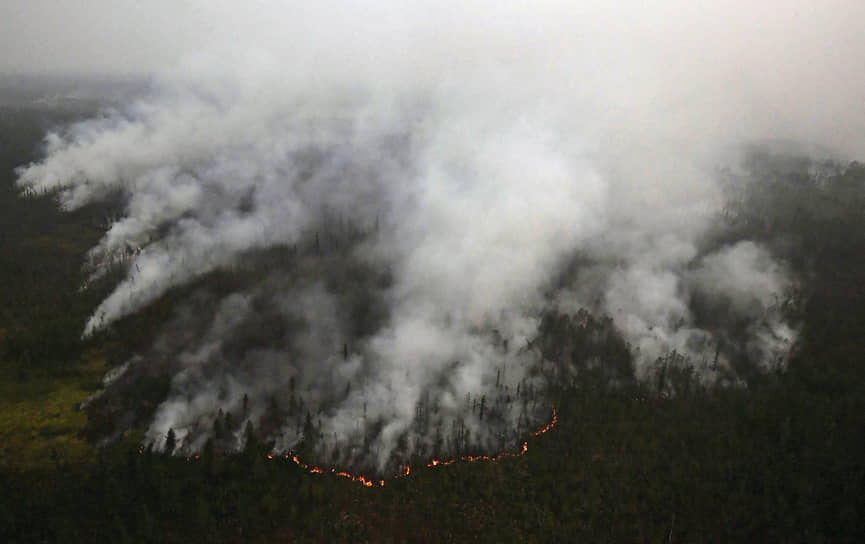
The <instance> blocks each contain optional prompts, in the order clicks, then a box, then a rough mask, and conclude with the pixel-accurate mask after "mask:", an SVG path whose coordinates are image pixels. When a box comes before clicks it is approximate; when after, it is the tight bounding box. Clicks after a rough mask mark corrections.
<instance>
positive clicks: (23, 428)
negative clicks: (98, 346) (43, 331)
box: [0, 359, 105, 469]
mask: <svg viewBox="0 0 865 544" xmlns="http://www.w3.org/2000/svg"><path fill="white" fill-rule="evenodd" d="M104 370H105V361H104V360H101V359H92V360H89V361H87V362H85V363H83V364H81V365H80V366H78V367H77V368H76V369H74V371H72V372H71V373H70V374H69V375H68V376H66V377H62V378H58V377H56V376H51V377H28V378H26V379H25V380H23V381H19V380H18V379H17V378H16V377H15V376H9V375H7V373H2V374H0V467H6V468H18V469H31V468H40V467H47V466H51V465H55V464H58V463H77V462H80V461H82V460H85V459H87V457H88V456H90V455H91V454H93V452H94V448H93V446H91V445H90V444H88V443H87V442H86V441H85V440H84V439H83V438H81V437H80V436H79V433H80V431H81V429H82V428H83V427H84V425H85V424H86V423H87V416H86V415H85V414H84V412H82V411H81V410H79V406H80V404H81V403H82V402H83V401H84V400H85V399H87V397H88V396H90V395H92V394H93V393H94V392H95V391H97V390H98V388H99V385H100V379H101V377H102V374H103V373H104Z"/></svg>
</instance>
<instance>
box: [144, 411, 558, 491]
mask: <svg viewBox="0 0 865 544" xmlns="http://www.w3.org/2000/svg"><path fill="white" fill-rule="evenodd" d="M558 421H559V418H558V414H557V413H556V409H555V408H553V418H552V419H551V420H550V422H549V423H547V424H546V425H544V426H543V427H541V428H540V429H538V430H536V431H534V432H533V433H532V436H540V435H542V434H544V433H546V432H547V431H549V430H550V429H552V428H553V427H555V426H556V423H558ZM528 451H529V443H528V442H523V444H522V446H521V447H520V450H519V451H516V452H507V451H506V452H502V453H499V454H498V455H493V456H490V455H466V456H463V457H455V458H453V459H447V460H442V459H435V458H433V459H431V460H430V462H429V463H427V465H426V466H427V467H441V466H447V465H452V464H454V463H456V462H457V461H464V462H467V463H473V462H475V461H493V462H495V461H499V460H501V459H505V458H507V457H520V456H522V455H525V454H526V453H527V452H528ZM138 453H139V454H142V453H144V449H143V448H139V449H138ZM283 457H284V458H285V459H286V460H289V459H290V460H291V461H292V462H293V463H294V464H295V465H297V466H299V467H301V468H302V469H303V470H305V471H307V472H309V473H310V474H324V473H325V471H324V470H323V469H321V468H319V467H317V466H311V465H308V464H306V463H304V462H302V461H301V460H300V458H299V457H298V456H297V454H295V453H294V452H288V453H285V454H284V455H283ZM273 458H274V456H273V454H267V459H270V460H272V459H273ZM192 459H199V456H198V455H196V456H195V457H194V458H190V457H187V458H186V460H187V461H191V460H192ZM329 472H330V473H331V474H335V475H336V476H340V477H342V478H348V479H349V480H351V481H352V482H357V483H359V484H361V485H362V486H364V487H375V486H378V487H384V480H378V481H375V480H372V479H370V478H368V477H366V476H364V475H362V474H361V475H354V474H352V473H350V472H346V471H344V470H341V471H339V472H337V470H336V469H335V468H331V469H330V471H329ZM410 474H411V466H410V465H408V464H406V465H405V466H403V467H402V472H401V473H400V474H398V475H397V476H395V477H397V478H400V477H402V478H404V477H407V476H409V475H410Z"/></svg>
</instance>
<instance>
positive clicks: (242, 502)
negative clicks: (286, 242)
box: [0, 104, 865, 543]
mask: <svg viewBox="0 0 865 544" xmlns="http://www.w3.org/2000/svg"><path fill="white" fill-rule="evenodd" d="M90 108H92V106H91V105H88V104H75V105H74V107H69V108H47V107H43V106H39V107H36V106H26V105H21V104H13V105H4V106H2V109H0V302H2V306H0V539H2V540H3V541H4V542H10V543H11V542H54V541H61V542H99V541H110V542H190V541H192V542H240V541H243V542H248V541H253V542H259V541H260V542H322V541H325V542H448V541H450V542H466V541H482V542H563V541H588V542H610V541H616V542H617V541H625V542H634V541H636V542H730V541H735V542H742V541H770V542H771V541H794V542H857V541H859V540H860V539H861V537H862V535H863V534H865V508H863V500H862V496H863V492H865V465H863V463H862V459H863V458H865V425H863V416H862V414H863V413H865V365H863V362H862V355H863V354H865V215H863V210H865V165H863V164H861V163H858V162H841V161H832V160H818V159H814V158H811V157H809V156H807V155H803V154H796V153H793V152H787V151H784V150H779V149H773V148H771V147H760V146H755V147H754V148H753V149H752V150H751V152H750V153H749V155H748V157H747V161H746V163H745V168H744V170H743V171H736V172H733V171H729V170H721V171H719V172H718V175H719V177H720V178H721V179H722V180H723V181H724V186H725V188H726V189H727V194H726V198H727V205H726V207H725V208H724V213H723V218H721V221H722V225H723V228H719V229H718V231H717V232H714V233H711V235H712V236H713V237H714V239H713V240H710V241H709V242H707V243H709V244H714V245H717V246H720V245H722V244H724V243H727V242H729V241H732V240H741V239H748V240H756V241H759V242H760V243H762V244H764V245H765V246H766V247H768V248H770V250H771V252H772V254H773V255H774V256H775V257H776V258H779V259H782V260H783V261H784V262H785V263H787V264H788V266H789V267H790V268H791V269H792V270H793V271H794V272H795V275H796V277H798V278H799V282H798V284H797V286H796V287H797V289H796V293H795V294H794V295H791V298H790V300H789V301H785V302H787V304H785V305H784V311H785V312H787V314H788V316H789V318H790V319H791V320H792V321H794V322H796V323H797V324H798V326H799V331H800V333H799V337H798V339H797V341H796V345H795V346H794V349H793V351H792V353H791V356H790V359H789V361H788V363H787V365H786V367H784V368H779V369H778V370H777V371H775V372H770V373H749V372H748V370H747V368H746V367H747V365H746V364H745V363H746V362H747V361H745V362H743V364H742V370H741V371H737V372H738V374H737V377H738V378H741V379H742V380H743V381H744V383H745V385H744V386H738V387H727V386H722V385H718V386H712V385H707V384H705V383H702V382H700V381H699V380H697V379H696V377H695V376H693V375H692V374H691V373H690V372H689V370H688V365H687V364H685V363H687V362H686V361H682V360H681V358H682V357H683V355H681V354H678V353H676V352H672V353H669V354H668V355H667V356H666V357H664V358H661V359H659V360H658V361H656V364H655V366H654V367H653V374H652V376H651V378H650V379H648V380H639V379H636V378H635V376H634V368H633V361H632V355H631V352H630V350H629V346H628V345H627V343H626V342H625V341H624V339H623V338H622V337H621V335H619V334H618V333H617V331H616V330H615V328H614V327H613V324H612V321H611V319H610V318H609V317H608V316H604V315H597V314H595V313H590V312H588V311H582V312H580V313H579V314H577V315H566V314H562V313H557V312H553V311H550V312H547V313H545V315H544V316H543V317H542V320H541V325H540V327H539V329H538V335H537V337H536V338H534V339H533V340H532V344H533V347H534V348H535V349H537V350H538V351H539V352H540V353H542V355H543V360H544V361H546V364H539V365H538V367H537V368H536V369H534V370H533V372H535V373H536V374H539V375H543V383H544V384H545V386H544V388H543V390H542V391H538V390H534V389H531V388H529V387H528V386H522V385H521V386H520V389H516V390H506V389H505V388H504V387H503V386H502V387H499V384H498V383H496V388H495V391H496V393H495V396H490V397H489V398H487V397H486V396H485V397H482V398H481V399H466V409H467V410H468V411H470V412H471V414H472V415H473V417H479V419H480V421H487V423H488V424H490V425H493V424H495V421H496V420H497V419H496V418H498V419H499V420H501V421H502V422H504V421H506V418H505V415H506V414H507V413H510V412H509V410H511V408H510V407H511V406H516V407H519V406H523V407H527V408H525V411H524V412H523V413H520V415H519V422H520V423H519V425H518V426H517V427H516V428H513V429H509V432H510V434H508V435H507V436H502V437H501V442H500V443H499V444H498V445H497V447H500V448H501V450H499V451H518V450H519V445H520V443H521V442H522V441H525V443H526V447H527V449H526V451H525V454H523V455H513V456H504V457H502V458H500V459H498V460H495V461H483V460H481V461H477V462H468V461H457V462H455V463H452V464H449V465H447V466H432V467H430V466H426V465H427V464H428V461H429V458H430V457H431V456H433V455H435V454H436V451H435V449H436V448H433V449H432V450H430V451H425V450H423V449H418V450H415V451H414V452H412V453H410V454H406V457H405V458H400V459H399V463H400V464H403V463H404V464H406V465H408V466H410V467H411V470H410V473H409V474H407V475H404V476H400V477H394V475H392V474H381V475H379V474H376V480H378V477H379V476H381V479H382V481H383V482H384V485H383V486H379V485H375V486H372V487H365V486H363V485H358V482H356V481H351V480H350V479H347V478H339V477H336V476H335V475H333V474H328V473H327V472H329V470H325V471H324V472H325V473H324V474H315V473H310V471H309V470H305V469H304V468H303V466H302V465H300V464H298V463H297V462H295V461H293V460H292V459H291V455H294V454H298V455H299V456H300V458H301V459H302V460H304V461H306V462H308V463H311V464H313V463H317V462H321V463H322V464H323V466H327V467H330V466H334V467H335V470H338V469H340V468H342V467H339V466H337V465H336V464H326V463H328V462H329V461H328V459H316V458H315V456H316V455H317V454H318V455H321V451H322V450H321V449H320V448H317V445H318V443H319V442H322V444H325V445H326V444H330V443H329V442H327V441H328V440H329V438H328V437H326V436H321V435H320V433H319V432H318V427H320V424H319V423H317V421H316V415H315V414H310V412H309V411H308V410H307V408H306V404H304V402H305V401H304V400H303V397H302V395H301V394H300V393H298V395H297V398H295V395H294V391H288V392H286V395H285V397H286V398H284V399H283V398H272V399H270V402H271V404H270V405H268V407H267V409H266V410H265V411H264V415H263V416H262V417H261V418H259V419H258V420H257V421H255V423H254V424H252V423H250V424H247V425H245V426H244V427H243V428H240V421H243V420H245V419H246V417H245V416H244V415H243V414H240V413H237V412H235V413H234V414H233V416H232V413H231V412H229V411H228V410H226V411H225V413H223V412H220V413H219V415H218V417H217V418H216V420H215V421H216V423H215V425H216V427H215V428H214V429H208V431H210V430H213V434H214V439H212V440H208V441H207V442H206V443H205V445H204V447H203V448H202V449H201V451H200V452H198V453H193V452H190V453H187V452H180V451H177V452H175V451H174V450H175V447H174V439H173V438H171V439H170V443H169V444H165V445H164V447H162V448H160V447H154V444H152V443H148V442H147V441H146V440H144V436H143V432H144V428H145V426H146V422H147V421H149V420H150V418H151V417H152V415H153V413H154V411H155V410H156V409H157V406H158V404H159V403H160V402H161V400H162V399H164V398H165V396H166V395H167V393H168V389H169V386H170V385H169V379H170V376H171V375H172V372H174V371H175V369H174V368H173V367H172V365H173V364H174V362H173V361H172V359H171V357H170V355H171V353H172V352H171V350H168V349H166V351H163V352H159V351H158V350H156V351H154V348H153V339H154V337H156V336H157V335H158V333H159V331H160V330H162V328H163V327H164V325H165V324H166V323H170V322H172V319H175V318H176V315H177V314H176V309H177V306H178V304H179V303H180V301H188V300H193V301H195V302H194V304H203V305H206V304H208V300H209V299H208V298H207V296H205V295H199V294H198V293H199V292H200V291H201V289H202V288H206V289H207V292H208V293H210V294H211V295H213V296H216V295H220V296H221V295H225V294H227V293H231V292H234V291H235V290H237V289H239V288H249V287H250V286H256V285H260V284H263V283H266V282H281V283H280V284H284V283H288V284H290V283H292V282H294V283H303V282H308V281H309V278H310V277H315V278H323V281H324V284H325V286H326V288H327V289H329V290H330V291H331V292H333V293H336V294H337V296H338V297H340V300H344V301H347V302H346V304H347V306H348V307H350V308H351V309H352V323H356V324H357V328H356V329H355V330H353V332H352V336H351V337H350V338H361V337H363V335H364V334H366V329H364V327H367V328H370V327H374V326H375V324H376V323H379V322H382V321H383V320H385V319H386V317H387V316H386V315H385V312H386V310H385V309H383V308H382V306H381V305H380V304H379V302H378V299H377V298H376V296H373V295H368V294H369V293H373V294H374V293H376V292H377V290H383V289H385V288H386V287H387V286H388V285H389V281H390V279H389V276H388V273H387V271H386V270H377V269H371V268H369V267H367V266H365V265H364V263H363V262H359V261H356V260H354V259H352V258H351V256H350V252H349V251H347V250H346V248H348V247H352V246H353V244H356V243H358V240H360V239H362V238H363V237H364V236H367V235H368V233H369V232H371V231H373V230H374V229H376V228H379V227H378V225H353V224H351V223H347V222H345V221H343V220H341V219H339V218H334V219H333V220H332V222H331V223H329V224H328V225H326V226H327V227H328V228H322V229H321V230H320V232H319V231H316V232H314V233H312V232H311V233H310V234H309V236H308V237H307V238H306V240H305V242H304V243H303V244H300V245H299V246H287V247H280V248H277V249H271V250H268V251H264V252H261V253H259V254H256V255H251V256H249V260H247V261H246V262H247V263H248V262H255V263H256V266H242V265H238V266H236V267H234V268H232V269H230V270H216V271H213V272H210V273H207V274H205V275H204V276H203V277H201V278H199V279H197V280H196V282H194V284H191V285H184V286H180V287H174V288H172V289H171V290H170V291H169V292H168V293H166V294H165V295H163V296H162V297H160V298H159V299H158V300H157V301H156V302H154V303H152V304H150V305H148V306H147V307H146V308H145V309H144V310H142V311H140V312H138V313H134V314H131V315H128V316H126V317H123V318H122V319H120V320H119V321H118V322H117V323H115V324H113V325H112V326H110V327H107V328H105V329H104V330H101V331H99V332H97V333H96V334H94V335H91V336H88V337H82V335H81V331H82V330H84V327H85V323H86V322H87V319H88V317H89V316H90V315H91V313H92V311H93V308H94V307H96V306H97V305H98V304H99V301H101V300H103V299H104V298H105V296H106V295H107V294H108V293H109V292H110V291H111V289H112V288H113V286H114V285H116V284H117V283H118V282H119V281H121V279H122V276H123V273H124V271H123V268H124V266H125V265H124V263H122V262H120V263H117V264H116V265H110V266H108V267H107V268H108V270H107V271H106V273H105V274H104V275H102V276H101V277H100V278H99V279H98V280H96V281H95V282H94V283H93V284H91V285H89V286H88V288H87V289H82V288H81V287H82V284H83V283H84V282H85V281H86V279H87V273H86V271H85V270H83V269H82V263H83V261H84V258H83V256H84V255H85V254H86V253H87V251H88V249H89V248H90V247H92V246H93V245H94V244H95V243H96V242H97V241H98V240H99V238H100V237H101V236H102V234H103V232H104V229H105V226H106V225H105V220H106V217H110V216H111V214H113V213H116V211H117V210H116V209H115V208H114V205H113V204H112V203H111V202H106V203H103V204H98V205H95V204H91V205H88V206H85V207H83V208H81V209H79V210H76V211H74V212H71V213H69V212H62V211H60V210H59V209H58V206H57V202H56V199H55V195H52V194H40V195H30V196H28V197H27V198H23V197H21V195H20V194H19V193H20V190H19V189H18V188H17V187H16V186H15V180H16V174H15V170H14V169H15V168H16V167H18V166H20V165H22V164H26V163H27V162H29V161H31V160H35V159H36V158H37V157H38V154H39V153H40V148H39V144H40V141H41V139H42V137H43V135H44V133H45V130H46V129H47V128H50V127H52V126H56V125H57V124H60V123H64V122H67V121H69V120H72V119H76V118H80V117H83V116H86V115H90V114H92V110H91V109H90ZM572 266H574V267H580V266H581V263H580V261H579V259H575V262H574V263H573V265H572ZM273 270H278V271H279V274H278V275H275V274H272V273H271V271H273ZM194 304H193V310H192V313H193V314H194V313H195V312H194V308H195V307H194ZM252 304H254V305H257V306H255V307H256V308H257V309H258V311H257V315H259V316H261V317H260V318H259V320H257V321H251V322H250V323H249V324H248V326H246V328H244V329H243V335H242V336H241V337H239V338H238V339H237V342H236V343H235V344H233V345H229V346H227V347H226V348H225V350H227V351H226V354H227V355H226V354H224V355H225V356H226V357H228V356H229V355H230V354H231V350H239V351H243V350H245V349H246V347H245V346H246V344H255V345H258V344H266V343H267V342H269V341H270V339H271V338H272V337H276V336H279V337H282V336H291V334H292V333H291V332H290V331H289V332H280V331H276V330H273V329H269V328H268V327H269V326H272V327H278V326H284V327H289V325H285V324H277V325H272V324H273V323H274V321H275V320H272V319H267V316H268V315H269V314H268V312H276V310H273V309H272V308H270V307H269V306H268V305H267V301H266V300H265V299H264V297H260V300H259V299H253V301H252ZM702 319H704V320H706V321H711V319H712V316H711V315H705V316H703V317H702ZM201 327H203V324H202V325H201ZM193 328H194V327H193ZM289 328H290V327H289ZM202 331H203V329H202V330H201V331H198V332H194V331H193V332H190V333H189V334H204V332H202ZM351 349H352V346H351V345H350V342H349V341H347V342H346V343H345V344H344V345H342V346H339V347H338V348H337V350H338V351H343V352H344V358H345V359H349V357H350V355H351V354H350V351H351ZM718 349H720V348H718ZM138 354H147V356H148V357H149V358H150V360H152V361H153V364H151V365H148V366H147V367H146V370H142V371H140V372H137V371H136V372H132V371H131V372H129V373H127V374H124V376H123V378H122V380H121V381H120V382H117V383H118V384H120V386H115V387H114V388H113V389H112V390H109V392H108V393H106V394H100V391H101V390H102V389H103V378H104V376H105V375H106V373H108V372H109V371H111V370H112V369H117V368H119V367H120V366H121V365H122V364H124V362H126V361H128V360H130V359H131V358H133V357H134V356H136V355H138ZM743 357H744V358H745V359H746V358H747V357H745V356H744V355H743ZM597 361H601V364H597ZM734 366H735V364H734ZM217 368H218V367H217ZM123 380H126V381H125V382H124V381H123ZM124 384H125V385H124ZM346 394H347V392H346ZM553 408H554V409H555V423H556V424H555V426H553V427H552V428H550V429H549V431H548V432H544V433H542V434H538V435H534V434H533V432H532V431H533V430H534V429H537V428H541V427H543V426H544V425H546V424H547V423H549V422H550V420H551V418H552V417H553V416H552V413H553V412H552V410H553ZM435 409H436V408H435V407H434V406H432V405H427V404H424V403H421V404H420V405H419V406H418V408H417V410H418V412H417V418H416V425H417V428H418V429H421V431H418V432H424V433H428V434H435V433H439V434H440V435H441V436H440V438H438V439H436V440H435V444H436V445H437V447H438V448H444V449H445V450H446V451H448V452H449V454H450V455H451V456H454V457H460V456H467V455H476V454H482V453H486V454H493V455H495V454H496V453H498V452H497V451H481V450H479V449H478V447H477V446H476V445H473V444H472V442H471V440H469V439H467V438H466V436H467V435H466V434H465V433H466V431H465V430H464V429H461V428H460V427H459V426H458V425H456V424H455V425H454V426H453V427H452V428H451V429H444V430H442V429H439V430H437V431H436V430H432V429H428V428H426V427H425V421H426V420H425V417H426V415H427V414H428V413H430V412H432V411H434V410H435ZM243 410H246V406H245V403H244V407H243ZM515 410H517V408H515ZM515 413H516V412H515ZM232 417H233V420H232ZM286 421H290V422H291V423H292V424H296V425H297V427H298V428H299V430H300V432H299V434H300V435H302V436H303V437H304V440H303V442H302V443H300V444H299V445H298V446H297V447H296V451H295V450H293V451H292V452H291V454H289V453H288V452H285V455H280V454H277V455H273V453H274V443H273V441H272V438H273V437H272V435H271V433H270V432H269V430H272V429H274V428H277V427H279V426H280V425H283V424H285V422H286ZM372 427H374V426H373V425H370V429H369V430H366V431H365V432H369V433H375V432H379V431H380V430H377V429H374V428H372ZM229 431H231V432H229ZM238 433H242V435H243V440H242V442H240V443H237V442H235V441H234V439H233V438H231V437H233V436H235V435H237V434H238ZM327 447H331V448H332V450H336V449H337V444H336V440H335V439H334V443H333V444H332V445H331V446H327ZM327 451H331V450H327ZM316 452H318V453H316ZM172 453H176V454H175V455H172ZM280 453H281V452H280ZM328 455H331V456H332V457H333V459H340V456H339V454H338V453H335V452H334V451H331V453H330V454H328ZM270 457H272V458H270Z"/></svg>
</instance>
